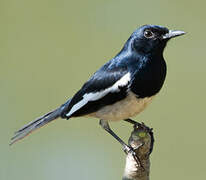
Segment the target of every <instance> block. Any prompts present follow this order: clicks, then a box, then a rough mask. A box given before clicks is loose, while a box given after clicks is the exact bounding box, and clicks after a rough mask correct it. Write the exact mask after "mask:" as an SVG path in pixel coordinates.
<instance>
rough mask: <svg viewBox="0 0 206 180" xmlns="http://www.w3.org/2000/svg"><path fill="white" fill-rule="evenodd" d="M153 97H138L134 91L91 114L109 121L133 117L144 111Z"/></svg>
mask: <svg viewBox="0 0 206 180" xmlns="http://www.w3.org/2000/svg"><path fill="white" fill-rule="evenodd" d="M153 97H154V96H152V97H147V98H139V99H138V98H137V96H136V95H135V94H134V93H132V92H131V93H129V94H128V96H127V97H126V98H125V99H123V100H121V101H119V102H117V103H114V104H112V105H108V106H105V107H103V108H101V109H99V110H98V111H97V112H95V113H92V114H90V115H89V116H92V117H96V118H99V119H103V120H107V121H118V120H123V119H127V118H130V117H133V116H135V115H137V114H139V113H140V112H141V111H143V110H144V109H145V108H146V106H147V105H148V104H149V103H150V102H151V100H152V98H153Z"/></svg>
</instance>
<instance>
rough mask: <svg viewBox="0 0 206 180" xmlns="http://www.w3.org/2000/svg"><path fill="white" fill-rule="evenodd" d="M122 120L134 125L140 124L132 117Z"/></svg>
mask: <svg viewBox="0 0 206 180" xmlns="http://www.w3.org/2000/svg"><path fill="white" fill-rule="evenodd" d="M124 121H126V122H129V123H131V124H133V125H135V126H138V125H141V124H140V123H139V122H136V121H134V120H132V119H124Z"/></svg>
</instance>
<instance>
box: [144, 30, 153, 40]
mask: <svg viewBox="0 0 206 180" xmlns="http://www.w3.org/2000/svg"><path fill="white" fill-rule="evenodd" d="M144 37H146V38H153V37H154V33H153V32H152V31H150V30H146V31H145V32H144Z"/></svg>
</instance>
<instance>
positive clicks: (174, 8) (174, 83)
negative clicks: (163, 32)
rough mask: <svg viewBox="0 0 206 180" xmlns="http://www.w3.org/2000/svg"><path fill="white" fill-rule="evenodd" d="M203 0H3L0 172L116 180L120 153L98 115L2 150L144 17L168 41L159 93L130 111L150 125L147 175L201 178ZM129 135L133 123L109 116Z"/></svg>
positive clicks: (205, 146)
mask: <svg viewBox="0 0 206 180" xmlns="http://www.w3.org/2000/svg"><path fill="white" fill-rule="evenodd" d="M205 5H206V2H205V1H203V0H202V1H187V0H181V1H179V0H173V1H166V0H154V1H138V0H128V1H126V0H120V1H119V0H104V1H103V0H98V1H95V0H87V1H77V0H35V1H34V0H33V1H29V0H18V1H16V0H1V1H0V22H1V28H0V84H1V85H0V114H1V126H0V141H1V145H0V179H1V180H13V179H15V180H28V179H29V180H37V179H38V180H58V179H88V180H96V179H98V180H105V179H109V180H110V179H111V180H112V179H115V180H116V179H121V177H122V174H123V170H124V163H125V154H124V153H123V152H122V150H121V147H120V145H119V144H118V143H117V142H116V141H115V140H114V139H113V138H112V137H111V136H110V135H108V134H107V133H106V132H105V131H103V130H102V129H101V127H100V126H99V124H98V120H96V119H86V118H78V119H71V120H70V121H65V120H58V121H55V122H54V123H51V124H50V125H49V126H46V127H45V128H43V129H40V130H39V131H37V132H35V133H33V134H32V135H31V136H29V137H27V138H26V139H24V141H21V142H19V143H17V144H15V145H14V146H11V147H9V145H8V144H9V140H10V138H11V136H12V135H13V132H14V131H15V130H17V129H18V128H20V127H22V126H23V125H24V124H26V123H28V122H30V121H31V120H33V119H34V118H36V117H38V116H40V115H42V114H44V113H46V112H47V111H50V110H51V109H53V108H56V107H57V106H58V105H60V104H62V103H63V102H64V101H66V99H67V98H69V97H71V96H72V95H73V94H74V93H75V92H76V91H77V90H78V89H79V88H80V87H81V85H82V83H84V82H85V81H86V80H87V79H88V78H89V77H90V75H91V74H93V72H94V71H95V70H96V69H97V68H99V67H100V66H101V65H102V64H104V63H105V62H106V61H108V60H109V59H111V58H112V57H113V56H114V55H115V54H116V53H118V51H119V50H120V49H121V47H122V46H123V44H124V42H125V41H126V40H127V38H128V37H129V36H130V34H131V33H132V32H133V31H134V30H135V29H136V28H137V27H139V26H141V25H143V24H157V25H163V26H167V27H169V28H171V29H178V30H184V31H186V32H188V34H187V35H185V36H183V37H179V38H176V39H174V40H171V42H169V44H168V46H167V48H166V50H165V53H164V56H165V59H166V61H167V65H168V75H167V79H166V82H165V85H164V88H163V89H162V90H161V93H160V94H159V96H158V97H156V98H155V99H154V101H153V103H152V104H151V105H150V106H149V108H147V110H145V111H144V112H143V113H142V114H141V115H139V116H138V117H136V118H135V120H137V121H144V122H145V123H146V124H147V125H149V126H151V127H153V128H154V133H155V139H156V141H155V147H154V152H153V153H152V156H151V161H152V166H151V179H153V180H160V179H167V180H173V179H187V180H193V179H205V161H206V158H205V152H206V140H205V137H206V135H205V126H206V121H205V120H206V119H205V91H206V83H205V77H206V71H205V66H206V60H205V50H206V49H205V42H206V36H205V32H206V24H205V19H204V18H205V17H206V14H205ZM111 126H112V128H114V130H115V131H116V132H117V134H119V135H120V136H121V137H122V138H123V139H125V140H126V141H127V139H128V137H129V134H130V132H131V130H132V127H131V126H130V125H129V124H127V123H125V122H120V123H112V124H111Z"/></svg>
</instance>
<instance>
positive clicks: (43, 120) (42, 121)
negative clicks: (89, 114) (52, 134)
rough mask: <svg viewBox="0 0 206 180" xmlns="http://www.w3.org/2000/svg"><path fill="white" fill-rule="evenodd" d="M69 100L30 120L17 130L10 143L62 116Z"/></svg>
mask: <svg viewBox="0 0 206 180" xmlns="http://www.w3.org/2000/svg"><path fill="white" fill-rule="evenodd" d="M69 101H70V100H69ZM69 101H68V102H67V103H65V104H63V105H62V106H61V107H59V108H57V109H55V110H53V111H51V112H49V113H47V114H45V115H43V116H41V117H39V118H37V119H36V120H34V121H32V122H30V123H29V124H27V125H25V126H24V127H23V128H21V129H20V130H18V131H17V132H15V133H14V136H13V137H12V138H11V143H10V145H12V144H14V143H15V142H17V141H19V140H21V139H23V138H24V137H26V136H27V135H29V134H30V133H32V132H33V131H34V130H36V129H39V128H40V127H42V126H44V125H46V124H48V123H49V122H51V121H53V120H55V119H57V118H58V117H60V116H61V114H62V112H63V111H64V109H65V107H66V106H67V105H68V104H69Z"/></svg>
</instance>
